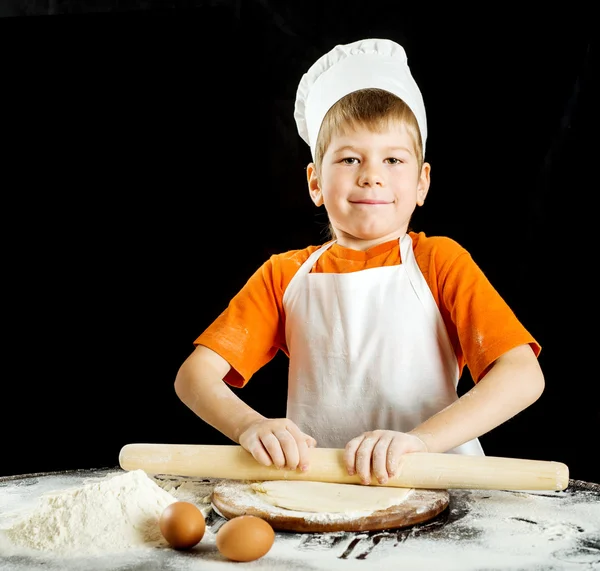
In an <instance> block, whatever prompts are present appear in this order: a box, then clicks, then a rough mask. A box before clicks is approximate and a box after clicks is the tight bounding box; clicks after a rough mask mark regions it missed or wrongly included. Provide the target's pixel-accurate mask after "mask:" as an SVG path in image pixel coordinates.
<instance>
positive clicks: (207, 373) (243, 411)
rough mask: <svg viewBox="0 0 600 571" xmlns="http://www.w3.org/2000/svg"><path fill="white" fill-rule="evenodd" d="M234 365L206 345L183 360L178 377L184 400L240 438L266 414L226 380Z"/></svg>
mask: <svg viewBox="0 0 600 571" xmlns="http://www.w3.org/2000/svg"><path fill="white" fill-rule="evenodd" d="M230 369H231V366H230V365H229V363H228V362H227V361H226V360H225V359H223V357H221V356H220V355H219V354H218V353H215V352H214V351H213V350H211V349H209V348H208V347H204V346H203V345H199V346H197V347H196V349H195V350H194V352H193V353H191V355H190V356H189V357H188V358H187V359H186V360H185V361H184V362H183V364H182V365H181V367H180V368H179V371H178V372H177V376H176V378H175V392H176V393H177V396H178V397H179V398H180V399H181V401H182V402H183V403H184V404H185V405H186V406H187V407H188V408H190V409H191V410H192V411H193V412H194V413H195V414H196V415H197V416H199V417H200V418H201V419H202V420H204V421H205V422H206V423H208V424H210V425H211V426H212V427H213V428H216V429H217V430H218V431H219V432H222V433H223V434H224V435H225V436H227V437H228V438H230V439H231V440H233V441H234V442H239V438H240V435H241V433H242V432H243V431H244V430H245V428H246V427H247V426H249V425H250V424H252V423H253V422H257V421H260V420H265V417H264V416H262V415H261V414H259V413H258V412H256V411H255V410H254V409H253V408H251V407H249V406H248V405H247V404H246V403H245V402H244V401H243V400H241V399H240V398H239V397H238V396H237V395H236V394H235V393H234V392H233V391H232V390H231V389H230V388H229V387H228V386H227V384H226V383H225V382H224V381H223V379H224V378H225V375H226V374H227V373H228V372H229V370H230Z"/></svg>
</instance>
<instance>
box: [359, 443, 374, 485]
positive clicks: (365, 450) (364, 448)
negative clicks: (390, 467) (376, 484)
mask: <svg viewBox="0 0 600 571" xmlns="http://www.w3.org/2000/svg"><path fill="white" fill-rule="evenodd" d="M374 447H375V439H374V438H372V437H366V438H364V439H363V441H362V442H361V444H360V446H359V447H358V450H357V451H356V472H357V473H358V476H359V478H360V479H361V481H362V483H363V484H367V485H368V484H370V483H371V466H372V458H373V448H374Z"/></svg>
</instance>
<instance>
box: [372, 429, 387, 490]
mask: <svg viewBox="0 0 600 571" xmlns="http://www.w3.org/2000/svg"><path fill="white" fill-rule="evenodd" d="M391 440H392V439H391V437H381V438H379V440H378V441H377V443H376V444H375V446H374V447H373V460H372V466H373V476H375V478H377V481H378V482H379V483H380V484H385V483H386V482H387V481H388V477H389V474H388V455H389V452H390V443H391Z"/></svg>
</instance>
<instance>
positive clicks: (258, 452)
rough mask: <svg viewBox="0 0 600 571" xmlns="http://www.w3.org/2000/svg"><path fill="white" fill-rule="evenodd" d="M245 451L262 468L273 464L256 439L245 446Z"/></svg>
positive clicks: (261, 444)
mask: <svg viewBox="0 0 600 571" xmlns="http://www.w3.org/2000/svg"><path fill="white" fill-rule="evenodd" d="M246 450H248V452H250V454H252V456H253V457H254V459H255V460H256V461H257V462H258V463H259V464H262V465H263V466H271V465H272V464H273V461H272V460H271V456H270V455H269V453H268V452H267V450H266V449H265V447H264V446H263V443H262V442H261V441H260V440H259V439H258V438H256V439H253V440H252V441H251V442H250V443H249V444H247V445H246Z"/></svg>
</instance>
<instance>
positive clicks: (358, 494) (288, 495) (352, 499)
mask: <svg viewBox="0 0 600 571" xmlns="http://www.w3.org/2000/svg"><path fill="white" fill-rule="evenodd" d="M250 487H251V488H252V490H254V492H255V493H256V494H258V495H259V497H260V498H261V499H263V500H264V501H266V502H268V503H270V504H271V505H274V506H277V507H280V508H286V509H289V510H295V511H301V512H313V513H316V512H321V513H350V512H374V511H378V510H384V509H386V508H389V507H391V506H395V505H398V504H399V503H401V502H403V501H404V500H406V498H407V497H408V496H409V495H410V494H411V493H412V492H413V490H414V488H395V487H383V486H364V485H362V484H335V483H329V482H310V481H296V480H294V481H288V480H272V481H266V482H255V483H253V484H251V485H250Z"/></svg>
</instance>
